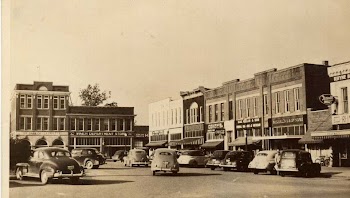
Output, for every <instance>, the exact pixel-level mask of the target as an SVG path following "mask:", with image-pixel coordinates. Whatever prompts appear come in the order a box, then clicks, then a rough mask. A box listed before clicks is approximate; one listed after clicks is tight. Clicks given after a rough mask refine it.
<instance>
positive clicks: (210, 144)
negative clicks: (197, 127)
mask: <svg viewBox="0 0 350 198" xmlns="http://www.w3.org/2000/svg"><path fill="white" fill-rule="evenodd" d="M223 142H224V141H223V140H221V141H213V142H206V143H204V144H202V145H201V148H216V147H218V146H219V145H220V144H222V143H223Z"/></svg>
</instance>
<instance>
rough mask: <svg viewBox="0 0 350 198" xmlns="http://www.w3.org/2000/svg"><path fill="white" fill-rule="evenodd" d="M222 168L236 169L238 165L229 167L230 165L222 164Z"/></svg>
mask: <svg viewBox="0 0 350 198" xmlns="http://www.w3.org/2000/svg"><path fill="white" fill-rule="evenodd" d="M219 166H220V167H225V168H236V167H237V165H228V164H220V165H219Z"/></svg>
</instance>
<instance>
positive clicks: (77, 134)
mask: <svg viewBox="0 0 350 198" xmlns="http://www.w3.org/2000/svg"><path fill="white" fill-rule="evenodd" d="M69 135H72V136H94V137H96V136H122V137H132V136H133V133H132V132H80V131H70V132H69Z"/></svg>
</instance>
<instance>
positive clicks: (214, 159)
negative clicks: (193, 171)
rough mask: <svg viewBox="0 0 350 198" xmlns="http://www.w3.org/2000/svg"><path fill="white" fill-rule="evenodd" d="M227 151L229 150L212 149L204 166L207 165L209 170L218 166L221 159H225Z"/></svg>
mask: <svg viewBox="0 0 350 198" xmlns="http://www.w3.org/2000/svg"><path fill="white" fill-rule="evenodd" d="M228 152H230V151H227V150H216V151H214V153H213V155H211V156H210V158H209V160H208V162H207V164H206V167H209V168H210V169H211V170H215V168H218V167H219V166H220V164H221V162H222V160H223V159H225V156H226V154H227V153H228Z"/></svg>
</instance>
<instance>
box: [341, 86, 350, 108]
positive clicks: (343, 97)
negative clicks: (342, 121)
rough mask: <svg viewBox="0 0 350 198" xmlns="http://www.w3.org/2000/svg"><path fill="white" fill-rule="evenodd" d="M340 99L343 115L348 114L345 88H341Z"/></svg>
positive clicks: (347, 98) (346, 90) (346, 89)
mask: <svg viewBox="0 0 350 198" xmlns="http://www.w3.org/2000/svg"><path fill="white" fill-rule="evenodd" d="M341 99H342V101H341V102H342V103H343V104H342V105H343V113H349V97H348V88H347V87H343V88H341Z"/></svg>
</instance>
